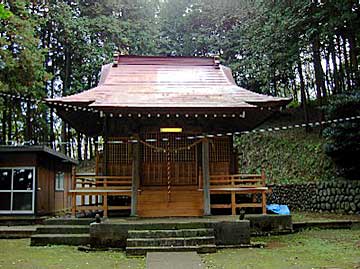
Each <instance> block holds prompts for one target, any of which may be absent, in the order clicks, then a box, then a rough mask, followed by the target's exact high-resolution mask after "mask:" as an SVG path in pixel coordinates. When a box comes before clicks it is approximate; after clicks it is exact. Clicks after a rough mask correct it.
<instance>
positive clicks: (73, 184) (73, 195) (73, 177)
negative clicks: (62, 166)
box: [71, 166, 76, 218]
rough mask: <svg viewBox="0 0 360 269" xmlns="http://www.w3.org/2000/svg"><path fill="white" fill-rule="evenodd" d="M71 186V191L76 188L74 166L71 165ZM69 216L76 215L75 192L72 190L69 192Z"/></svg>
mask: <svg viewBox="0 0 360 269" xmlns="http://www.w3.org/2000/svg"><path fill="white" fill-rule="evenodd" d="M71 181H72V182H71V188H72V190H73V191H75V190H76V168H75V166H73V168H72V171H71ZM71 216H72V217H73V218H75V217H76V193H75V192H73V193H72V194H71Z"/></svg>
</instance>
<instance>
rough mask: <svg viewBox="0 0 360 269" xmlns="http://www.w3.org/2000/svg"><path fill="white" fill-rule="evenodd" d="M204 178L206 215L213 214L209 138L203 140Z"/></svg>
mask: <svg viewBox="0 0 360 269" xmlns="http://www.w3.org/2000/svg"><path fill="white" fill-rule="evenodd" d="M202 170H203V171H202V172H203V173H202V178H203V192H204V216H209V215H211V208H210V171H209V140H208V139H204V140H203V142H202Z"/></svg>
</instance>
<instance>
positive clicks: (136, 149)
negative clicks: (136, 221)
mask: <svg viewBox="0 0 360 269" xmlns="http://www.w3.org/2000/svg"><path fill="white" fill-rule="evenodd" d="M136 138H137V139H138V140H139V138H138V137H136ZM139 169H140V145H139V142H138V143H134V144H133V145H132V178H131V214H130V215H131V216H132V217H135V216H137V195H138V189H139V182H140V174H139Z"/></svg>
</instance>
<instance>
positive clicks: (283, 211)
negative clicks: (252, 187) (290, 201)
mask: <svg viewBox="0 0 360 269" xmlns="http://www.w3.org/2000/svg"><path fill="white" fill-rule="evenodd" d="M266 209H267V210H269V211H271V212H274V213H275V214H279V215H290V209H289V207H288V206H287V205H278V204H271V205H267V206H266Z"/></svg>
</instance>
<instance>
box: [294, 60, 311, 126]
mask: <svg viewBox="0 0 360 269" xmlns="http://www.w3.org/2000/svg"><path fill="white" fill-rule="evenodd" d="M297 67H298V72H299V78H300V95H301V106H302V108H303V110H304V121H305V123H308V122H309V114H308V108H307V102H306V93H305V81H304V75H303V70H302V62H301V60H300V59H299V60H298V62H297Z"/></svg>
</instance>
